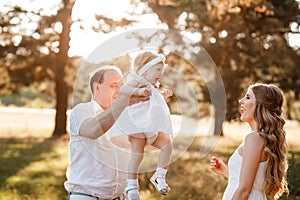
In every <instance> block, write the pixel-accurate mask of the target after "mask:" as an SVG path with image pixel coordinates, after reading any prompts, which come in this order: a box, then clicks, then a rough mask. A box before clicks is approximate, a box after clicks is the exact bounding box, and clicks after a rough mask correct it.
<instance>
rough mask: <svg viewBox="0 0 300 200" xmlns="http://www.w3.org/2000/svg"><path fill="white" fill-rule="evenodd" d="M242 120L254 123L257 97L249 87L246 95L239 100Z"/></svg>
mask: <svg viewBox="0 0 300 200" xmlns="http://www.w3.org/2000/svg"><path fill="white" fill-rule="evenodd" d="M239 104H240V113H241V117H240V118H241V120H242V121H243V122H247V123H249V124H251V123H253V122H254V121H255V120H254V110H255V107H256V99H255V95H254V93H253V91H252V89H249V90H248V91H247V93H246V95H245V96H244V97H243V98H241V99H240V100H239Z"/></svg>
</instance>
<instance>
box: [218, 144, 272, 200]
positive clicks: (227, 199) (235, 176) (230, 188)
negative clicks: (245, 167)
mask: <svg viewBox="0 0 300 200" xmlns="http://www.w3.org/2000/svg"><path fill="white" fill-rule="evenodd" d="M242 160H243V157H242V156H241V155H240V154H239V152H238V149H236V150H235V152H234V153H233V155H232V156H231V157H230V158H229V161H228V168H229V178H228V185H227V187H226V190H225V192H224V195H223V198H222V200H231V198H232V196H233V194H234V192H235V190H236V189H237V187H238V184H239V178H240V171H241V166H242ZM267 165H268V161H265V162H260V163H259V166H258V169H257V173H256V177H255V180H254V184H253V189H252V191H251V193H250V196H249V198H248V200H266V199H267V197H266V194H265V192H264V190H263V187H264V183H265V172H266V169H267Z"/></svg>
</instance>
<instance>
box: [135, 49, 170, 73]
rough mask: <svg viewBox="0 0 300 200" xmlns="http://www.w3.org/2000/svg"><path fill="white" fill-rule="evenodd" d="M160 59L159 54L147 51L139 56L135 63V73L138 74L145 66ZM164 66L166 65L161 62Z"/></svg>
mask: <svg viewBox="0 0 300 200" xmlns="http://www.w3.org/2000/svg"><path fill="white" fill-rule="evenodd" d="M156 57H158V54H156V53H153V52H151V51H145V52H143V53H140V54H138V55H137V56H136V57H135V59H134V61H133V69H134V71H135V72H138V71H139V70H140V69H141V68H142V67H143V66H144V65H145V64H147V63H148V62H150V61H151V60H153V59H154V58H156ZM161 63H162V64H165V63H163V62H161Z"/></svg>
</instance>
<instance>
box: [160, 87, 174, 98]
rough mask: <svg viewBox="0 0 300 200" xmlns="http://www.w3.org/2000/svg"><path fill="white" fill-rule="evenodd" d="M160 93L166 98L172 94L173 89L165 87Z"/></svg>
mask: <svg viewBox="0 0 300 200" xmlns="http://www.w3.org/2000/svg"><path fill="white" fill-rule="evenodd" d="M161 94H162V95H163V96H164V97H165V98H168V97H170V96H173V91H172V90H170V89H165V90H164V91H162V92H161Z"/></svg>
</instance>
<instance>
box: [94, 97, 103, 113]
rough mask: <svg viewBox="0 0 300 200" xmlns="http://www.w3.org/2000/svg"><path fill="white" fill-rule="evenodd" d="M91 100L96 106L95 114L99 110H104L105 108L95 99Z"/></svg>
mask: <svg viewBox="0 0 300 200" xmlns="http://www.w3.org/2000/svg"><path fill="white" fill-rule="evenodd" d="M91 102H92V103H93V108H94V112H95V114H96V113H97V112H98V111H104V109H103V108H102V107H101V106H100V105H99V104H98V103H97V102H96V101H95V100H94V99H92V100H91Z"/></svg>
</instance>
